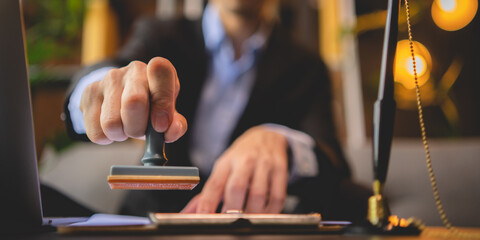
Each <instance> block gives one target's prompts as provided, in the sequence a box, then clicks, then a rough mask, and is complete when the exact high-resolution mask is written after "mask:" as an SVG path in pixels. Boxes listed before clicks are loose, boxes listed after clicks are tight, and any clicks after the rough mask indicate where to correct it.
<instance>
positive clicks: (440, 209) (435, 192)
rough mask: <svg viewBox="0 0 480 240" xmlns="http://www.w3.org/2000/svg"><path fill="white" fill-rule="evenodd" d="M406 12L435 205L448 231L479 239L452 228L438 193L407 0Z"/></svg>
mask: <svg viewBox="0 0 480 240" xmlns="http://www.w3.org/2000/svg"><path fill="white" fill-rule="evenodd" d="M405 10H406V14H407V27H408V41H409V44H410V53H411V55H412V61H413V75H414V79H415V93H416V100H417V110H418V121H419V123H420V131H421V134H422V141H423V146H424V148H425V157H426V162H427V169H428V174H429V177H430V183H431V185H432V190H433V196H434V198H435V204H436V205H437V210H438V213H439V214H440V218H441V219H442V222H443V224H444V225H445V227H446V228H447V229H448V230H450V232H451V233H453V234H455V235H457V236H459V237H465V238H478V237H479V236H478V234H470V233H463V232H459V231H458V229H456V228H455V227H453V226H452V224H451V223H450V221H449V220H448V218H447V214H446V213H445V211H444V210H443V204H442V201H441V200H440V194H439V193H438V188H437V181H436V179H435V174H434V173H433V167H432V160H431V158H430V147H429V146H428V141H427V133H426V128H425V123H424V120H423V107H422V100H421V97H420V86H419V85H418V75H417V66H416V62H415V52H414V49H413V37H412V28H411V24H410V8H409V6H408V0H405Z"/></svg>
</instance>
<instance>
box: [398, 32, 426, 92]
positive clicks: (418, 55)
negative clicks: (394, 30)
mask: <svg viewBox="0 0 480 240" xmlns="http://www.w3.org/2000/svg"><path fill="white" fill-rule="evenodd" d="M413 47H414V49H415V64H416V66H417V76H418V85H419V86H422V85H424V84H425V82H427V81H428V79H429V78H430V71H431V69H432V57H431V56H430V53H429V52H428V50H427V48H426V47H425V46H423V45H422V44H421V43H419V42H416V41H414V42H413ZM394 79H395V82H398V83H400V84H402V85H403V86H404V87H405V88H407V89H413V88H415V80H414V72H413V60H412V55H411V52H410V44H409V42H408V40H401V41H399V42H398V43H397V51H396V54H395V65H394Z"/></svg>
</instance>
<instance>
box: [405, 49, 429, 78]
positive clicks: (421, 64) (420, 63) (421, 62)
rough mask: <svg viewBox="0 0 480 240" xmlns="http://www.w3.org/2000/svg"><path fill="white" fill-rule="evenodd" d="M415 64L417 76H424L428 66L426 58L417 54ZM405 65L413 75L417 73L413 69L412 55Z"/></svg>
mask: <svg viewBox="0 0 480 240" xmlns="http://www.w3.org/2000/svg"><path fill="white" fill-rule="evenodd" d="M415 65H416V66H417V76H419V77H421V76H423V75H424V74H425V72H426V71H427V68H426V67H425V65H426V62H425V58H423V57H422V56H419V55H417V54H415ZM405 67H406V68H407V71H408V73H409V74H410V75H411V76H414V75H415V72H414V69H413V59H412V58H411V57H410V58H409V59H408V61H407V63H406V65H405Z"/></svg>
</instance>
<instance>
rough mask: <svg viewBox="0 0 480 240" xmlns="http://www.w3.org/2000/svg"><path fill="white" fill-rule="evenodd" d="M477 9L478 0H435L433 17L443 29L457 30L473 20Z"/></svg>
mask: <svg viewBox="0 0 480 240" xmlns="http://www.w3.org/2000/svg"><path fill="white" fill-rule="evenodd" d="M477 9H478V0H435V1H434V2H433V4H432V18H433V21H434V22H435V24H437V26H438V27H440V28H441V29H443V30H446V31H456V30H459V29H462V28H463V27H465V26H466V25H468V24H469V23H470V22H471V21H472V19H473V18H474V17H475V14H476V13H477Z"/></svg>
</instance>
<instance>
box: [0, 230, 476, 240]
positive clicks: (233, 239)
mask: <svg viewBox="0 0 480 240" xmlns="http://www.w3.org/2000/svg"><path fill="white" fill-rule="evenodd" d="M460 230H461V231H462V233H465V234H470V235H469V238H458V237H455V236H453V235H450V234H449V231H448V230H447V229H445V228H441V227H427V228H426V229H425V230H424V231H423V232H422V234H421V235H420V236H374V235H342V234H288V235H279V234H255V235H248V234H241V235H229V234H188V235H182V234H174V235H172V234H169V235H162V234H161V233H156V234H143V235H142V234H140V235H139V234H135V233H129V234H124V235H119V234H112V235H99V234H96V235H94V234H92V235H61V234H58V233H56V232H47V233H36V234H24V235H20V236H19V235H15V236H7V237H6V238H4V237H3V236H1V237H0V238H2V239H32V240H43V239H53V240H56V239H72V240H91V239H100V240H110V239H112V240H113V239H115V240H117V239H119V240H122V239H132V240H157V239H158V240H163V239H169V240H176V239H182V240H183V239H187V240H188V239H191V240H220V239H227V240H267V239H275V240H287V239H288V240H290V239H294V240H314V239H320V240H322V239H358V240H362V239H373V240H382V239H387V240H389V239H422V240H431V239H480V228H460ZM472 234H474V235H472Z"/></svg>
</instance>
